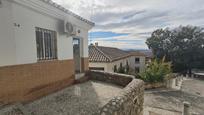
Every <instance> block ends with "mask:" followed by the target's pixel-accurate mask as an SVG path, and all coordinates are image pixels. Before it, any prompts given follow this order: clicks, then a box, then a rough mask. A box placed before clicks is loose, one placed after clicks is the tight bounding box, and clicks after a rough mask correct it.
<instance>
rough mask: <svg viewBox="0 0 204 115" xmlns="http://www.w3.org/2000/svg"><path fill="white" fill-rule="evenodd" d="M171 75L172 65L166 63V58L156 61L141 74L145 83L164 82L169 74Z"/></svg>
mask: <svg viewBox="0 0 204 115" xmlns="http://www.w3.org/2000/svg"><path fill="white" fill-rule="evenodd" d="M169 73H171V63H169V62H165V58H163V59H162V60H159V59H154V60H153V61H152V62H151V63H150V64H149V66H148V67H147V69H146V70H145V71H144V72H143V73H141V74H139V75H140V79H142V80H144V81H145V82H151V83H154V82H163V81H164V78H165V76H166V75H167V74H169Z"/></svg>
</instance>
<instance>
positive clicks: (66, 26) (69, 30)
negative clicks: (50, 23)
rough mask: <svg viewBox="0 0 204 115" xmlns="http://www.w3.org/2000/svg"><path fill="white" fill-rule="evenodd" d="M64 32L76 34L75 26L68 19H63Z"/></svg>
mask: <svg viewBox="0 0 204 115" xmlns="http://www.w3.org/2000/svg"><path fill="white" fill-rule="evenodd" d="M64 32H65V33H67V34H68V35H70V36H74V35H76V34H77V30H76V26H75V25H73V24H72V23H70V22H68V21H65V22H64Z"/></svg>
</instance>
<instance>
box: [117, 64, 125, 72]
mask: <svg viewBox="0 0 204 115" xmlns="http://www.w3.org/2000/svg"><path fill="white" fill-rule="evenodd" d="M117 73H125V67H123V65H122V63H120V66H119V68H118V72H117Z"/></svg>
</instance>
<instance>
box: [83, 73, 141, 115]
mask: <svg viewBox="0 0 204 115" xmlns="http://www.w3.org/2000/svg"><path fill="white" fill-rule="evenodd" d="M86 76H88V77H90V78H91V79H94V80H100V81H105V82H110V83H114V84H117V85H121V86H125V87H124V89H123V91H122V92H121V93H120V94H119V95H118V96H116V97H114V98H113V99H112V100H110V101H109V102H108V103H107V104H105V105H104V106H103V107H102V108H101V109H100V110H99V111H98V113H96V115H143V102H144V82H143V81H141V80H138V79H134V77H133V76H130V75H124V74H116V73H107V72H102V71H101V72H100V71H89V72H87V74H86Z"/></svg>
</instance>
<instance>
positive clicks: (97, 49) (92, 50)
mask: <svg viewBox="0 0 204 115" xmlns="http://www.w3.org/2000/svg"><path fill="white" fill-rule="evenodd" d="M128 56H130V54H129V53H127V52H125V51H123V50H120V49H118V48H112V47H103V46H94V45H91V46H89V61H90V62H113V61H116V60H119V59H122V58H126V57H128Z"/></svg>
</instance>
